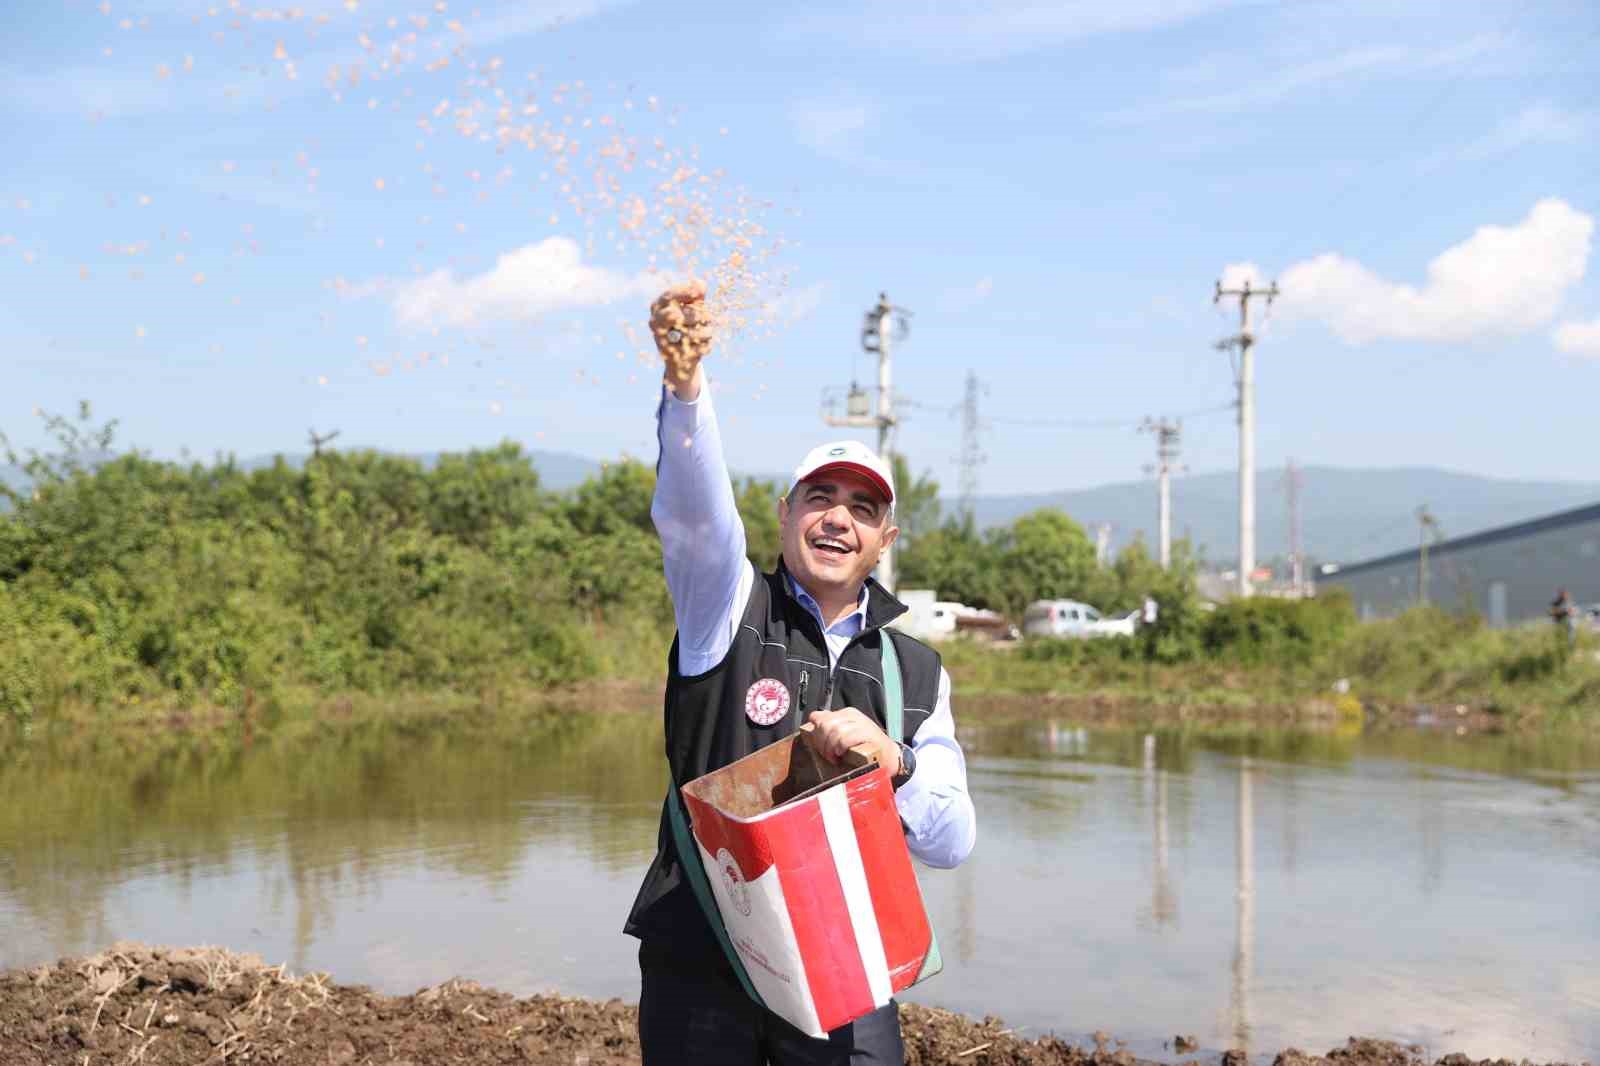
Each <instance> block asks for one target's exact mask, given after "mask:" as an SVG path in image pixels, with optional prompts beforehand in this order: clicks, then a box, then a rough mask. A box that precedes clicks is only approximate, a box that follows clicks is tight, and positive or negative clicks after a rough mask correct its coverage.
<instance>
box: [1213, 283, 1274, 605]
mask: <svg viewBox="0 0 1600 1066" xmlns="http://www.w3.org/2000/svg"><path fill="white" fill-rule="evenodd" d="M1224 296H1237V297H1238V298H1239V332H1238V333H1237V334H1236V335H1235V336H1232V337H1228V338H1225V339H1224V340H1222V341H1220V342H1218V347H1221V348H1237V349H1238V350H1239V367H1238V375H1239V376H1238V382H1237V384H1238V388H1239V585H1238V592H1239V595H1240V596H1249V595H1250V591H1251V589H1250V574H1251V572H1252V571H1254V570H1255V568H1256V381H1255V364H1254V361H1253V359H1252V355H1253V353H1252V351H1251V349H1252V348H1254V347H1255V343H1256V338H1255V334H1253V333H1251V332H1250V301H1251V299H1253V298H1260V297H1265V298H1266V301H1267V305H1268V306H1269V307H1270V306H1271V305H1272V301H1273V300H1275V299H1277V296H1278V283H1277V282H1276V281H1274V282H1273V283H1272V285H1271V286H1270V287H1268V288H1265V289H1256V288H1252V287H1251V286H1250V282H1248V281H1246V282H1245V283H1244V284H1243V285H1241V286H1240V287H1239V288H1237V289H1224V288H1223V287H1222V282H1220V281H1219V282H1217V291H1216V295H1215V296H1213V297H1212V300H1211V302H1212V303H1220V302H1221V301H1222V298H1223V297H1224Z"/></svg>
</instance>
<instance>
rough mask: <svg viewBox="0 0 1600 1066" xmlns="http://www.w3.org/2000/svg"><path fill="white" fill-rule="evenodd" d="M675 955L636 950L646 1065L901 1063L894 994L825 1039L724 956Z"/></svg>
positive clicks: (898, 1065)
mask: <svg viewBox="0 0 1600 1066" xmlns="http://www.w3.org/2000/svg"><path fill="white" fill-rule="evenodd" d="M698 963H699V964H698V965H690V964H689V963H688V962H687V961H679V960H674V959H673V958H672V957H670V956H669V955H668V954H667V953H665V952H661V951H652V950H651V948H650V945H648V944H647V945H644V946H642V947H641V948H640V949H639V974H640V987H639V1044H640V1047H641V1049H642V1051H643V1053H644V1066H866V1064H873V1066H901V1064H903V1063H904V1062H905V1049H904V1048H903V1046H902V1045H901V1043H900V1013H899V1010H898V1008H897V1007H896V1006H895V1004H894V1003H893V1002H892V1001H891V1002H890V1003H889V1005H888V1006H887V1007H883V1008H881V1009H880V1010H875V1011H873V1012H872V1013H871V1014H868V1015H867V1016H866V1017H864V1018H857V1019H856V1020H855V1021H854V1022H852V1023H851V1024H849V1025H844V1026H840V1027H839V1028H838V1029H835V1030H834V1031H833V1032H831V1033H829V1034H828V1038H827V1039H826V1040H818V1039H815V1038H813V1037H809V1036H807V1035H806V1034H805V1033H802V1032H801V1031H800V1030H798V1029H796V1028H795V1027H794V1026H792V1025H790V1024H789V1023H788V1022H786V1021H784V1020H783V1019H782V1018H780V1017H778V1016H777V1015H776V1014H773V1013H772V1012H771V1011H769V1010H767V1009H766V1008H764V1007H761V1006H758V1005H757V1004H756V1003H755V1001H754V1000H752V999H751V998H750V997H749V996H748V995H746V994H745V991H744V989H742V988H740V987H739V983H738V979H737V978H736V977H734V975H733V971H732V970H731V969H730V968H729V967H728V964H727V962H726V961H725V960H723V959H720V958H718V959H716V960H715V961H714V962H712V961H707V960H704V959H701V960H698Z"/></svg>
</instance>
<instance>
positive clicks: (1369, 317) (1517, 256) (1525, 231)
mask: <svg viewBox="0 0 1600 1066" xmlns="http://www.w3.org/2000/svg"><path fill="white" fill-rule="evenodd" d="M1593 235H1594V219H1593V218H1591V217H1590V216H1589V215H1586V214H1584V213H1583V212H1581V211H1578V210H1577V209H1575V208H1573V207H1572V206H1571V205H1570V204H1567V203H1566V202H1565V201H1562V200H1557V199H1547V200H1541V201H1539V202H1538V203H1537V204H1535V205H1534V207H1533V210H1531V211H1530V212H1528V217H1527V218H1525V219H1523V220H1522V221H1521V222H1519V223H1517V224H1516V225H1513V226H1481V227H1479V228H1478V230H1477V232H1475V233H1474V234H1473V235H1472V236H1471V237H1468V238H1467V239H1466V240H1464V241H1462V242H1461V243H1460V244H1457V245H1454V246H1453V247H1450V248H1447V249H1445V250H1444V251H1443V252H1441V253H1440V254H1439V255H1438V256H1436V257H1435V258H1434V259H1433V261H1432V262H1430V263H1429V264H1428V279H1427V282H1426V284H1424V285H1422V286H1420V287H1418V286H1413V285H1406V284H1402V283H1400V282H1395V281H1389V280H1387V279H1385V278H1382V277H1380V276H1378V275H1377V274H1376V273H1374V272H1373V271H1371V270H1370V269H1368V268H1367V267H1365V266H1363V265H1362V264H1360V263H1358V262H1356V261H1354V260H1352V259H1346V258H1345V257H1343V256H1341V255H1338V254H1337V253H1332V252H1330V253H1328V254H1326V255H1319V256H1317V257H1316V258H1314V259H1308V260H1306V261H1304V262H1301V263H1296V264H1295V265H1294V266H1291V267H1290V268H1289V269H1288V270H1286V271H1284V272H1283V274H1282V275H1280V276H1279V278H1278V285H1279V288H1280V289H1281V290H1282V292H1283V295H1282V296H1281V297H1280V301H1279V302H1280V304H1281V307H1282V311H1283V314H1284V315H1285V316H1286V317H1287V316H1295V317H1303V318H1312V319H1316V320H1318V321H1321V322H1323V323H1325V324H1326V325H1327V326H1328V327H1329V328H1331V329H1332V330H1333V331H1334V332H1335V333H1337V334H1338V335H1339V336H1340V337H1341V338H1343V339H1344V340H1345V341H1347V342H1349V343H1351V344H1364V343H1367V342H1369V341H1374V340H1384V339H1395V340H1423V341H1471V340H1478V339H1482V338H1485V337H1491V336H1503V335H1509V334H1518V333H1525V332H1527V331H1529V330H1532V329H1537V328H1539V327H1540V326H1544V325H1546V324H1548V323H1549V322H1550V321H1552V320H1553V319H1554V318H1555V316H1556V314H1557V313H1558V312H1559V311H1560V309H1561V303H1562V300H1563V299H1564V298H1565V296H1566V294H1567V291H1568V290H1569V289H1570V288H1572V286H1574V285H1575V284H1577V283H1578V282H1579V281H1580V280H1582V278H1583V274H1584V270H1585V268H1586V267H1587V265H1588V261H1589V246H1590V240H1591V238H1592V237H1593ZM1247 268H1248V269H1249V270H1254V267H1253V266H1252V265H1251V264H1236V265H1235V266H1234V267H1230V268H1229V270H1230V271H1235V276H1237V277H1241V278H1242V277H1245V276H1249V275H1248V274H1247V273H1244V271H1246V269H1247ZM1255 276H1256V277H1258V278H1259V272H1256V275H1255Z"/></svg>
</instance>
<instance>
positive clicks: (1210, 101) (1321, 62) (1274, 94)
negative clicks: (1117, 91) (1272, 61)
mask: <svg viewBox="0 0 1600 1066" xmlns="http://www.w3.org/2000/svg"><path fill="white" fill-rule="evenodd" d="M1505 43H1506V42H1505V40H1504V39H1502V38H1500V37H1493V36H1480V37H1473V38H1471V39H1469V40H1466V41H1461V42H1457V43H1455V44H1450V45H1444V46H1441V47H1437V48H1413V47H1411V46H1408V45H1373V46H1370V47H1366V48H1355V49H1351V50H1350V51H1347V52H1341V53H1339V54H1337V55H1332V56H1327V57H1324V58H1319V59H1315V60H1312V61H1310V62H1305V63H1299V64H1297V65H1294V66H1286V67H1280V68H1278V69H1277V70H1274V71H1271V72H1264V73H1261V74H1259V75H1256V76H1253V77H1250V78H1248V79H1246V81H1245V84H1244V85H1243V86H1241V87H1232V86H1234V84H1235V83H1237V81H1238V78H1237V77H1236V76H1235V74H1234V72H1232V71H1228V72H1226V73H1225V72H1224V71H1223V69H1222V68H1220V67H1218V68H1216V71H1215V73H1216V74H1217V78H1218V80H1219V81H1224V82H1225V83H1227V84H1229V85H1230V87H1229V88H1226V89H1222V90H1219V91H1216V92H1209V93H1198V94H1190V95H1177V94H1167V95H1164V96H1163V97H1162V98H1160V99H1158V100H1155V101H1153V102H1151V103H1148V104H1139V105H1136V106H1134V107H1127V108H1121V109H1119V110H1116V111H1111V112H1108V113H1107V114H1105V115H1103V116H1102V121H1104V122H1106V123H1107V124H1109V125H1113V126H1131V125H1137V124H1140V123H1144V122H1150V121H1154V120H1157V119H1164V118H1171V117H1174V116H1178V115H1194V114H1206V115H1220V114H1233V113H1236V112H1239V111H1243V110H1246V109H1249V108H1258V107H1261V106H1263V105H1266V104H1270V103H1274V102H1276V101H1278V100H1281V99H1283V98H1284V97H1286V96H1291V95H1293V94H1294V93H1297V92H1302V91H1304V90H1308V89H1313V88H1316V87H1318V86H1324V85H1330V84H1334V83H1337V82H1341V81H1347V80H1349V79H1351V78H1354V77H1359V76H1363V75H1376V74H1381V73H1384V72H1389V71H1392V72H1395V73H1397V74H1404V75H1406V76H1415V75H1416V74H1418V73H1421V72H1423V71H1429V70H1437V69H1444V68H1454V67H1459V66H1461V65H1462V64H1465V63H1471V62H1475V61H1477V60H1480V59H1481V58H1482V57H1483V56H1484V55H1486V54H1487V53H1489V52H1492V51H1495V50H1497V49H1499V48H1501V47H1503V46H1504V45H1505ZM1173 79H1176V80H1179V81H1183V82H1192V81H1193V80H1195V75H1194V73H1193V70H1192V69H1189V68H1185V69H1183V70H1180V71H1177V72H1175V74H1174V75H1173V78H1169V80H1173Z"/></svg>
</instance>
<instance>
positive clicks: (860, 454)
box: [789, 440, 894, 507]
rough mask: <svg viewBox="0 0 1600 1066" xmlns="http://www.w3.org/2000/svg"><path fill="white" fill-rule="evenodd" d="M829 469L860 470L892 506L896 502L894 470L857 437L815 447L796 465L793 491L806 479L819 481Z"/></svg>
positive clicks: (792, 481)
mask: <svg viewBox="0 0 1600 1066" xmlns="http://www.w3.org/2000/svg"><path fill="white" fill-rule="evenodd" d="M827 470H849V471H852V472H853V473H857V474H860V475H861V476H862V477H864V478H866V479H867V480H868V481H870V482H871V483H872V485H873V487H874V488H876V489H877V490H878V491H879V492H881V493H883V495H884V498H885V499H887V500H888V501H889V506H891V507H893V506H894V473H893V472H892V471H891V470H890V469H889V464H888V463H886V462H884V461H883V459H882V457H881V456H879V455H878V453H877V452H875V451H873V450H872V449H871V448H869V447H867V446H866V445H865V444H862V443H861V442H860V441H854V440H835V441H829V442H828V443H827V444H819V445H817V446H816V447H815V448H812V449H811V450H810V451H809V452H807V453H806V457H805V458H804V459H802V460H800V465H799V466H797V467H795V471H794V478H793V480H791V481H790V482H789V491H790V492H793V491H794V489H795V486H796V485H798V484H800V482H802V481H815V480H816V479H817V475H818V474H821V473H823V472H824V471H827Z"/></svg>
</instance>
